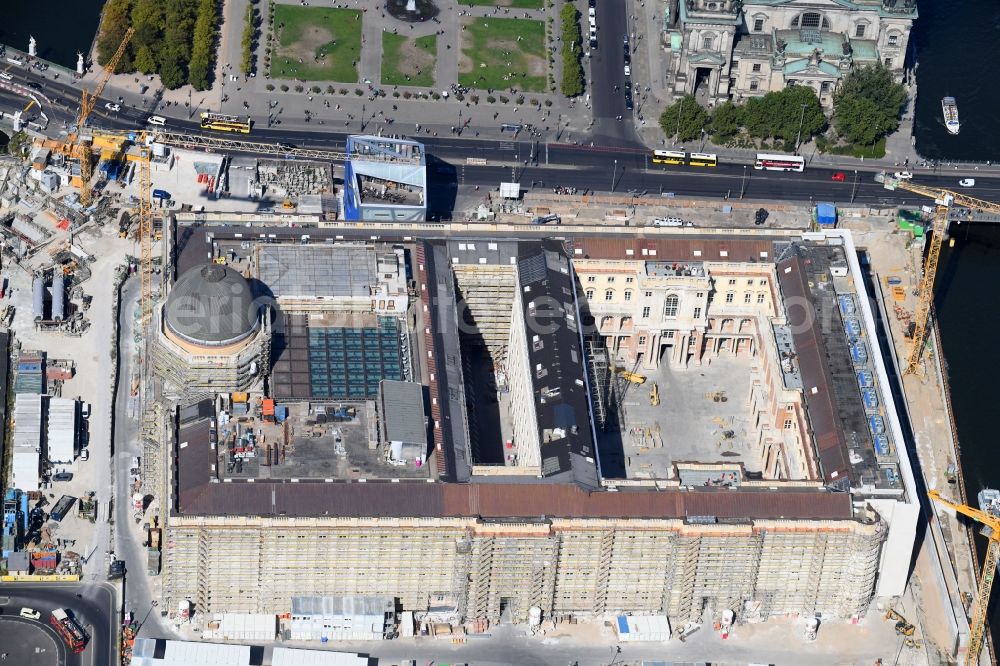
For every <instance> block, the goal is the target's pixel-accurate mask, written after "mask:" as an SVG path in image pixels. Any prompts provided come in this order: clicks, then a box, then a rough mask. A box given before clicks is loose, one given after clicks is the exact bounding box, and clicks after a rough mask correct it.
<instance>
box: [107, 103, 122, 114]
mask: <svg viewBox="0 0 1000 666" xmlns="http://www.w3.org/2000/svg"><path fill="white" fill-rule="evenodd" d="M104 108H105V109H107V110H108V111H113V112H114V113H118V112H119V111H121V110H122V105H121V104H113V103H111V102H108V103H106V104H105V105H104Z"/></svg>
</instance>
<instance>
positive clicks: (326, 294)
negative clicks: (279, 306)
mask: <svg viewBox="0 0 1000 666" xmlns="http://www.w3.org/2000/svg"><path fill="white" fill-rule="evenodd" d="M256 251H257V276H258V278H259V279H260V281H261V282H263V283H264V285H266V286H267V288H268V289H269V290H270V291H271V294H272V295H273V296H274V297H275V298H311V299H317V298H336V297H338V296H339V297H345V296H348V297H355V298H368V297H370V296H371V289H372V286H373V285H375V284H377V283H378V274H377V271H376V261H375V248H374V247H371V246H369V245H342V244H331V245H327V244H322V245H317V244H312V245H290V244H288V245H285V244H281V245H279V244H261V245H258V246H257V247H256Z"/></svg>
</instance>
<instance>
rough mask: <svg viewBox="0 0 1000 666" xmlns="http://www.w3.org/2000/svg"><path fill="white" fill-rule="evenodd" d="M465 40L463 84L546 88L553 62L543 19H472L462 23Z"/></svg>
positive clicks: (460, 76) (461, 67)
mask: <svg viewBox="0 0 1000 666" xmlns="http://www.w3.org/2000/svg"><path fill="white" fill-rule="evenodd" d="M461 44H462V57H461V58H460V59H459V65H458V72H459V73H458V82H459V83H460V84H462V85H463V86H468V87H470V88H479V89H480V90H483V89H486V88H492V89H494V90H506V89H508V88H517V89H518V90H524V91H527V92H545V89H546V85H547V83H548V70H549V63H548V58H547V56H546V54H545V24H544V23H542V22H541V21H533V20H530V19H509V18H493V17H489V18H476V19H468V20H467V21H465V22H464V23H463V25H462V41H461ZM507 63H510V65H508V64H507Z"/></svg>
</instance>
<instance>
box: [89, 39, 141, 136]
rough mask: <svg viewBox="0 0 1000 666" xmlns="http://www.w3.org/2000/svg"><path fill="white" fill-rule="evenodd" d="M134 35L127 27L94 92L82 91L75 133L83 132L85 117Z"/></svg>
mask: <svg viewBox="0 0 1000 666" xmlns="http://www.w3.org/2000/svg"><path fill="white" fill-rule="evenodd" d="M134 33H135V28H133V27H131V26H129V29H128V30H126V31H125V36H124V37H122V43H121V44H119V45H118V50H117V51H115V54H114V55H113V56H111V60H109V61H108V64H107V66H106V67H105V68H104V74H102V75H101V80H100V81H98V83H97V87H96V88H94V92H90V91H89V90H87V89H86V88H84V89H83V95H82V99H81V100H80V115H79V117H78V118H77V121H76V126H77V131H82V130H83V125H84V123H86V122H87V117H88V116H90V112H91V111H93V110H94V105H95V104H97V99H98V98H99V97H100V96H101V93H102V92H104V87H105V86H106V85H108V81H109V80H111V75H112V74H114V73H115V70H116V69H117V68H118V63H119V62H120V61H121V59H122V56H123V55H125V47H126V46H128V43H129V42H130V41H132V35H133V34H134Z"/></svg>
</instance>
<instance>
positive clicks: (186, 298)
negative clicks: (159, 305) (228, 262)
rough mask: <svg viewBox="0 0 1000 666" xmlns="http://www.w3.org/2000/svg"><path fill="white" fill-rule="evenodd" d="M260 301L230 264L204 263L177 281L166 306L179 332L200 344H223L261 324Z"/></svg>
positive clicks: (173, 328)
mask: <svg viewBox="0 0 1000 666" xmlns="http://www.w3.org/2000/svg"><path fill="white" fill-rule="evenodd" d="M258 310H259V308H258V305H257V303H256V302H255V301H254V297H253V292H252V290H251V289H250V284H249V283H248V282H247V281H246V279H245V278H244V277H243V276H242V275H240V274H239V273H238V272H236V271H234V270H233V269H232V268H229V267H228V266H221V265H218V264H203V265H201V266H195V267H193V268H190V269H188V271H187V272H185V273H184V274H183V275H181V276H180V278H178V279H177V282H175V283H174V286H173V288H172V289H171V290H170V295H169V296H168V297H167V302H166V304H165V305H164V307H163V311H164V317H163V319H164V322H165V323H166V325H167V328H169V329H170V330H171V331H172V332H173V333H174V334H175V335H177V336H178V337H180V338H182V339H184V340H186V341H188V342H191V343H193V344H196V345H204V346H209V347H211V346H222V345H229V344H233V343H235V342H239V341H240V340H243V339H245V338H247V337H249V336H250V335H251V334H252V333H253V332H254V330H256V328H257V323H258V317H257V315H258Z"/></svg>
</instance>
